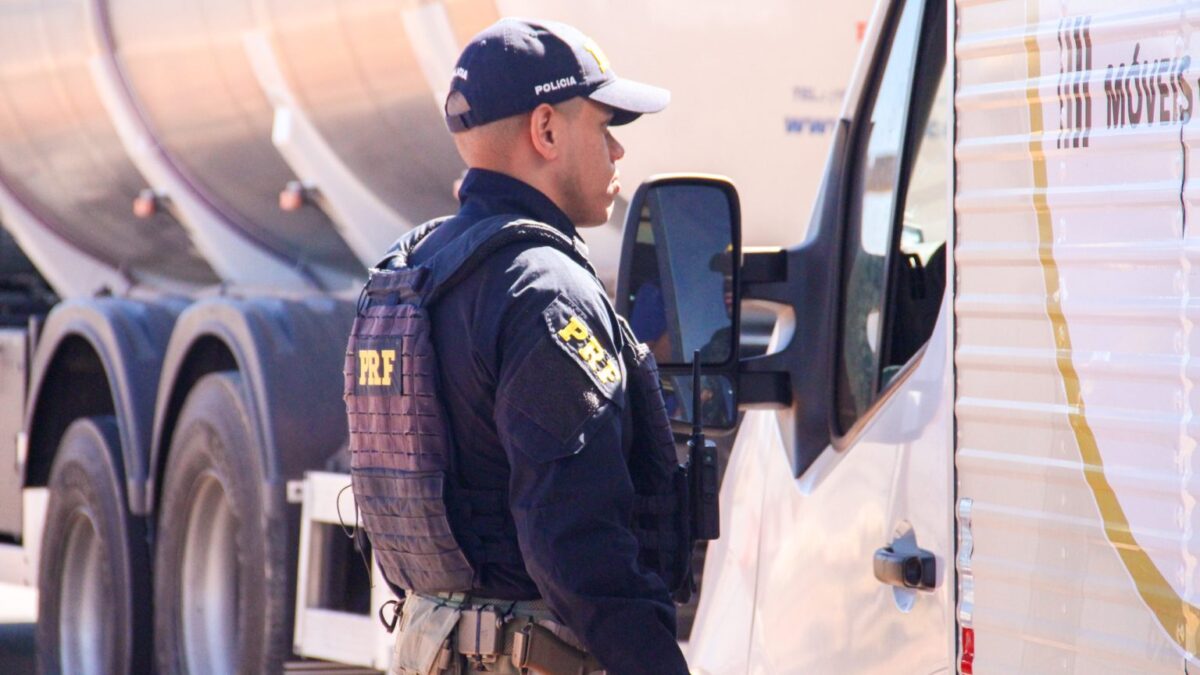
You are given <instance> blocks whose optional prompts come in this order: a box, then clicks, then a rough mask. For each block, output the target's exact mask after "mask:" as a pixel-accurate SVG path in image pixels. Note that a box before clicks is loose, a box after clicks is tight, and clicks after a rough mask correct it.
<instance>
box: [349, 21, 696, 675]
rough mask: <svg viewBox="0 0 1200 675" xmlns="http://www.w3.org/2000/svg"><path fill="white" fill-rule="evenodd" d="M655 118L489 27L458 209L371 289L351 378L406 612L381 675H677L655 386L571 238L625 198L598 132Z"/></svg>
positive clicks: (367, 471)
mask: <svg viewBox="0 0 1200 675" xmlns="http://www.w3.org/2000/svg"><path fill="white" fill-rule="evenodd" d="M669 98H670V95H669V93H668V92H667V91H666V90H663V89H659V88H657V87H651V86H648V85H643V84H639V83H636V82H631V81H629V80H622V79H618V78H617V76H616V73H615V72H614V71H613V68H612V66H611V65H610V63H609V62H608V59H607V57H606V56H605V55H604V53H603V52H602V51H601V50H600V48H599V47H598V46H597V45H596V44H595V43H594V42H592V41H591V40H590V39H588V38H587V37H586V36H584V35H583V34H582V33H580V32H579V31H577V30H575V29H574V28H571V27H570V26H566V25H562V24H557V23H552V22H548V21H521V20H512V19H506V20H502V21H500V22H498V23H496V24H494V25H492V26H491V27H489V28H488V29H486V30H484V31H483V32H482V33H480V34H479V35H477V36H476V37H475V38H474V39H473V40H472V41H471V43H470V44H469V45H468V46H467V47H466V49H465V50H464V51H463V53H462V55H461V57H460V58H459V60H458V63H457V65H456V68H455V72H454V75H453V79H452V82H451V91H450V94H449V96H448V98H447V100H446V104H445V114H446V122H447V125H448V127H449V128H450V130H451V132H452V133H453V137H454V141H455V145H456V146H457V148H458V151H459V153H460V154H461V155H462V158H463V160H464V161H465V162H466V163H467V165H468V167H469V171H468V172H467V174H466V176H465V178H464V180H463V182H462V186H461V189H460V190H459V198H460V200H461V202H462V207H461V209H460V210H459V211H458V213H457V214H455V215H453V216H450V217H448V218H444V219H438V220H435V221H431V222H429V223H426V224H424V225H422V226H421V227H419V228H417V229H416V230H414V231H413V232H411V233H409V234H408V235H406V236H405V237H403V238H401V239H400V240H399V241H398V242H397V243H396V244H395V245H394V246H393V247H392V249H391V250H390V251H389V252H388V254H387V256H386V257H385V258H384V260H382V261H381V262H380V264H379V265H378V266H377V268H376V269H374V270H372V275H371V278H370V281H368V284H367V287H366V288H365V289H364V292H363V300H362V301H361V302H360V306H359V312H358V317H357V319H356V321H355V325H354V328H353V331H352V334H351V337H350V344H349V348H348V350H347V357H346V402H347V409H348V413H349V422H350V432H351V434H350V435H351V441H350V442H351V453H352V471H351V476H352V480H353V485H354V492H355V497H356V500H357V504H358V506H359V508H360V510H361V512H362V517H363V520H362V522H363V524H364V527H365V529H366V531H367V534H368V536H369V537H370V539H371V543H372V548H373V550H374V552H375V555H376V560H377V561H378V562H379V564H380V567H381V569H382V570H383V571H384V576H385V577H386V578H387V580H388V582H389V583H390V584H391V585H392V586H393V587H394V588H395V589H396V590H397V591H398V592H399V593H402V594H404V596H405V597H406V599H405V602H404V604H403V608H402V611H401V615H400V617H399V620H398V624H397V626H396V630H397V631H398V635H397V641H396V648H395V652H394V654H393V663H392V669H393V672H405V673H409V672H411V673H441V672H464V671H467V672H469V671H472V670H482V671H489V672H509V673H513V672H553V673H559V672H563V673H568V672H569V673H587V672H598V671H607V672H609V673H619V674H624V673H647V674H650V673H653V674H655V675H662V674H672V673H675V674H683V673H686V672H687V666H686V664H685V663H684V659H683V656H682V654H681V652H680V650H679V647H678V644H677V643H676V639H675V611H674V605H673V604H672V601H671V597H670V593H671V592H672V591H673V590H675V589H676V588H677V587H680V586H681V585H683V584H685V583H686V582H685V581H684V577H685V575H686V559H687V558H688V557H689V555H688V554H689V552H690V546H688V544H689V543H690V542H689V539H688V534H687V530H686V525H681V522H682V521H683V520H684V518H683V517H682V516H681V511H680V504H681V503H682V502H686V494H685V492H686V487H683V488H681V486H680V481H679V480H678V473H677V471H676V469H677V467H676V462H675V450H674V446H673V443H672V437H671V434H670V427H669V423H668V421H667V419H666V413H665V407H664V404H663V401H662V395H661V391H660V390H659V388H658V387H659V385H658V378H657V371H656V367H655V365H654V361H653V357H652V356H650V354H649V352H648V350H647V349H646V348H645V347H644V346H643V345H640V344H637V343H636V341H635V340H634V339H633V337H632V333H631V332H630V331H629V329H628V327H627V326H626V325H625V324H624V321H623V319H620V318H619V317H618V316H617V315H616V313H615V312H614V311H613V309H612V306H611V305H610V303H609V301H608V299H607V296H606V294H605V291H604V288H603V287H602V286H601V284H600V282H599V280H598V279H597V278H596V275H595V272H594V270H593V269H592V267H591V264H590V263H589V262H588V260H587V250H586V248H585V247H584V245H583V242H582V240H581V239H580V238H579V234H578V232H577V230H576V228H577V227H588V226H594V225H600V224H602V223H604V222H606V221H607V220H608V217H609V215H610V214H611V211H612V205H613V199H614V197H615V196H616V194H617V192H618V191H619V190H620V182H619V179H618V173H617V170H616V162H617V160H619V159H621V157H622V156H623V155H624V153H625V151H624V149H623V148H622V147H621V145H620V144H619V143H618V142H617V140H616V139H615V138H614V137H613V135H612V133H611V132H610V127H613V126H616V125H621V124H627V123H629V122H632V121H633V120H635V119H636V118H638V117H639V116H640V115H642V114H643V113H652V112H657V111H660V110H662V109H663V108H664V107H666V105H667V103H668V101H669ZM385 364H386V366H385ZM683 483H684V486H686V481H683ZM681 490H682V491H683V492H681Z"/></svg>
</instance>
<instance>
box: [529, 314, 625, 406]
mask: <svg viewBox="0 0 1200 675" xmlns="http://www.w3.org/2000/svg"><path fill="white" fill-rule="evenodd" d="M546 324H547V325H548V326H549V328H550V337H551V339H552V340H554V342H555V343H556V344H557V345H558V346H559V347H560V348H562V350H563V351H564V352H566V353H567V355H568V356H570V357H571V358H572V359H573V360H574V361H575V362H576V363H578V364H579V365H580V366H581V367H582V368H583V369H584V370H585V371H586V372H587V373H588V375H590V376H591V378H592V380H594V381H595V382H596V384H597V385H599V386H600V388H601V390H603V391H604V393H605V394H606V395H609V394H611V393H612V391H613V390H614V389H615V388H616V385H618V384H620V382H621V364H620V362H618V361H617V359H616V357H615V356H614V355H613V354H610V353H609V351H608V350H607V349H606V348H605V347H604V345H603V344H602V343H601V342H600V338H599V337H597V335H596V332H595V330H593V328H592V327H591V326H589V325H588V323H587V321H585V320H584V319H583V317H582V316H581V315H580V313H579V312H577V311H575V310H574V309H572V308H571V307H570V306H568V305H567V304H566V303H564V302H562V300H561V299H556V300H555V301H554V302H553V303H551V305H550V306H549V307H547V308H546Z"/></svg>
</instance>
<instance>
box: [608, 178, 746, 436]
mask: <svg viewBox="0 0 1200 675" xmlns="http://www.w3.org/2000/svg"><path fill="white" fill-rule="evenodd" d="M740 260H741V207H740V205H739V203H738V195H737V189H736V188H734V186H733V183H731V182H730V181H729V180H728V179H726V178H721V177H717V176H700V175H669V176H655V177H652V178H650V179H649V180H647V181H646V182H644V183H642V185H641V186H640V187H638V190H637V192H636V193H635V194H634V195H633V200H632V201H631V202H630V205H629V211H628V213H627V216H626V219H625V233H624V243H623V245H622V249H621V266H620V271H619V273H618V276H617V298H616V300H617V302H616V305H617V311H618V312H619V313H620V314H621V315H622V316H625V317H626V318H627V319H629V323H630V326H631V327H632V328H633V332H634V334H635V335H636V336H637V338H638V339H639V340H641V341H642V342H645V343H646V344H647V345H649V347H650V350H651V351H652V352H653V353H654V357H655V360H656V361H658V365H659V371H660V373H661V374H662V379H663V394H664V397H665V398H666V399H667V409H668V412H669V413H670V416H671V419H672V420H674V421H676V422H680V423H687V424H691V423H692V421H693V419H694V417H695V414H696V411H695V410H693V408H694V407H695V405H694V404H693V398H694V397H693V388H694V387H693V374H692V365H691V364H692V360H693V358H692V355H693V354H695V353H699V355H700V366H701V378H700V387H701V391H700V396H699V400H700V411H699V413H700V421H701V423H702V424H703V425H704V426H705V427H707V428H711V429H732V428H733V427H734V426H735V425H736V423H737V380H738V377H737V369H738V344H739V335H740V323H739V321H740V304H741V303H740V300H741V292H740V287H739V282H740V279H739V275H740V274H741V270H740V267H741V265H740Z"/></svg>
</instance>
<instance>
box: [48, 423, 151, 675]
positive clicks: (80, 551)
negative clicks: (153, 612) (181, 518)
mask: <svg viewBox="0 0 1200 675" xmlns="http://www.w3.org/2000/svg"><path fill="white" fill-rule="evenodd" d="M120 447H121V445H120V440H119V435H118V432H117V424H116V421H115V420H114V419H113V418H112V417H92V418H84V419H80V420H76V421H75V422H74V423H72V424H71V426H70V427H68V428H67V431H66V433H65V434H64V435H63V438H62V441H61V442H60V443H59V446H58V454H57V455H56V456H55V459H54V466H53V468H52V469H51V472H50V484H49V488H50V502H49V504H48V505H47V508H46V529H45V532H44V533H43V537H42V551H41V569H40V570H39V578H38V623H37V655H38V664H39V666H40V669H39V670H40V672H42V673H71V674H74V673H144V672H148V671H149V670H150V664H151V644H152V643H153V640H152V639H151V634H150V630H151V622H150V590H149V589H150V547H149V545H148V543H147V541H146V521H145V519H144V518H140V517H136V516H133V515H131V514H130V513H129V509H128V508H127V504H126V499H125V488H124V483H125V476H124V471H123V470H122V468H121V467H122V463H121V459H120Z"/></svg>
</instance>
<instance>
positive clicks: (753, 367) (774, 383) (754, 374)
mask: <svg viewBox="0 0 1200 675" xmlns="http://www.w3.org/2000/svg"><path fill="white" fill-rule="evenodd" d="M789 358H791V354H790V352H789V351H788V350H786V349H785V350H784V351H782V352H777V353H774V354H766V355H764V356H754V357H751V358H748V359H742V360H741V361H739V362H738V374H737V378H738V384H737V386H738V407H746V406H753V407H755V408H774V409H780V408H787V407H790V406H791V405H792V376H791V373H790V372H789V369H788V366H787V364H788V359H789Z"/></svg>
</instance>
